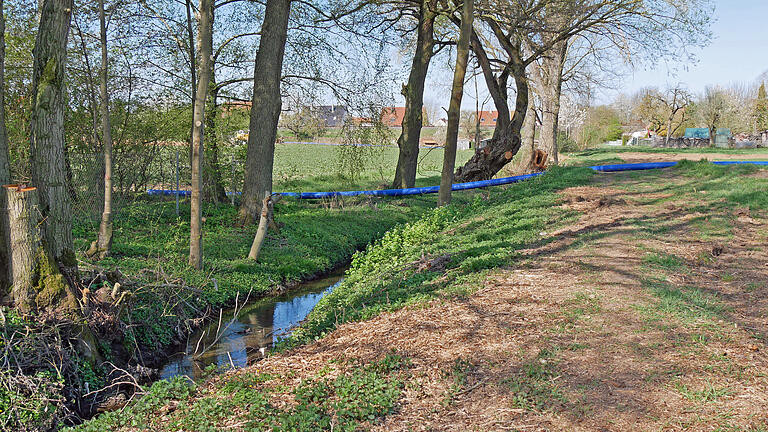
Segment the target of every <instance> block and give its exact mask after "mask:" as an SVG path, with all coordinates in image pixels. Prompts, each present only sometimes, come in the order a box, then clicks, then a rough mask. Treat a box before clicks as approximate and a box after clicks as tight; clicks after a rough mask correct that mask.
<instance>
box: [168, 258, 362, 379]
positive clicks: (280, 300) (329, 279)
mask: <svg viewBox="0 0 768 432" xmlns="http://www.w3.org/2000/svg"><path fill="white" fill-rule="evenodd" d="M346 270H347V267H342V268H339V269H337V270H335V271H334V272H332V273H330V274H328V275H326V276H325V277H323V278H321V279H315V280H312V281H309V282H305V283H302V284H300V285H298V286H297V287H296V288H294V289H292V290H290V292H288V293H286V294H283V295H281V296H277V297H270V298H265V299H262V300H259V301H256V302H253V303H249V304H247V305H245V306H244V307H243V308H242V309H241V310H240V312H239V314H238V316H237V318H236V319H235V320H234V321H232V319H233V317H234V314H235V310H234V309H229V310H225V311H224V313H223V315H222V318H221V330H219V335H218V336H219V338H218V340H216V337H217V330H218V329H219V320H218V318H217V319H215V320H214V321H213V322H212V323H210V324H209V325H207V326H204V327H202V328H200V329H199V330H198V331H196V332H194V333H193V334H192V335H190V337H189V338H188V340H187V346H186V348H185V351H184V352H183V353H179V354H176V355H174V356H171V358H170V359H169V361H168V363H166V365H165V366H163V368H162V369H161V370H160V379H170V378H173V377H176V376H182V375H185V376H188V377H189V378H192V379H194V380H197V379H200V378H202V376H203V374H204V370H205V368H206V367H208V366H210V365H212V364H215V365H216V366H217V369H219V370H226V369H230V368H232V367H233V366H234V367H237V368H239V367H244V366H247V365H248V364H249V363H250V361H251V360H254V359H258V358H261V357H263V356H264V354H265V353H266V351H267V350H268V349H269V348H271V347H272V346H273V345H274V344H275V342H277V341H278V340H279V339H281V338H284V337H286V336H288V335H289V334H290V333H291V330H292V329H293V328H294V327H296V326H297V325H299V324H300V323H301V322H302V321H303V320H304V318H306V317H307V315H308V314H309V312H310V311H312V308H314V307H315V305H316V304H317V302H318V301H320V299H321V298H323V296H324V295H326V294H328V293H329V292H331V291H332V290H333V289H334V288H336V287H337V286H338V285H339V284H340V283H341V281H342V280H343V276H344V272H345V271H346ZM230 322H231V324H229V323H230ZM227 324H229V326H228V327H226V326H227ZM225 327H226V328H225ZM196 349H197V352H201V351H203V350H205V352H203V354H202V355H197V356H195V354H194V353H195V350H196Z"/></svg>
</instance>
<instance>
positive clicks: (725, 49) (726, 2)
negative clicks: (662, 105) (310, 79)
mask: <svg viewBox="0 0 768 432" xmlns="http://www.w3.org/2000/svg"><path fill="white" fill-rule="evenodd" d="M711 30H712V33H713V40H712V42H711V43H710V44H709V45H708V46H707V47H704V48H695V49H691V52H692V53H693V54H694V55H695V56H696V59H697V61H696V62H695V63H692V64H686V63H683V62H677V63H670V64H665V63H663V62H660V63H659V64H649V63H646V64H645V65H638V66H636V69H635V70H634V71H632V70H627V71H626V74H625V75H624V77H623V78H622V79H621V80H620V81H619V84H618V85H615V87H617V88H613V89H602V90H598V92H597V94H596V95H595V96H596V100H595V101H594V102H595V103H598V104H599V103H606V104H607V103H611V102H612V101H613V100H614V98H615V97H616V95H617V94H618V93H620V92H622V93H627V94H631V93H634V92H635V91H637V90H639V89H641V88H643V87H649V86H655V87H659V88H664V87H667V86H674V85H676V84H678V83H682V84H684V85H685V86H686V88H688V90H690V91H692V92H694V93H700V92H702V91H703V90H704V88H705V87H706V86H708V85H724V86H727V85H729V84H732V83H748V84H751V83H753V82H755V80H756V79H757V78H758V77H759V76H760V75H761V74H762V73H763V72H766V71H768V0H715V18H714V22H713V23H712V28H711ZM401 61H402V59H401ZM436 66H437V67H436ZM445 69H446V68H445V67H444V65H442V64H441V65H433V66H432V67H431V69H430V78H429V80H428V85H427V90H426V94H425V101H426V102H427V103H428V104H433V105H438V106H447V105H448V99H449V94H450V83H451V78H452V74H451V73H450V71H446V70H445ZM406 76H407V75H406ZM468 87H469V88H465V94H464V100H463V103H462V107H463V108H464V109H473V108H474V105H475V98H474V86H473V85H469V86H468ZM480 87H481V90H480V93H481V95H480V98H481V100H482V99H485V95H483V93H486V91H485V85H484V84H483V83H480ZM486 94H487V93H486ZM398 102H400V103H402V102H403V101H402V98H400V97H399V98H398ZM486 109H492V108H491V107H490V106H488V107H486Z"/></svg>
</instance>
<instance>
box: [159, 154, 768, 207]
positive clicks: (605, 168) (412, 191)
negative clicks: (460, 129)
mask: <svg viewBox="0 0 768 432" xmlns="http://www.w3.org/2000/svg"><path fill="white" fill-rule="evenodd" d="M712 163H713V164H715V165H766V166H768V161H717V162H712ZM675 165H677V162H644V163H626V164H613V165H595V166H591V167H589V168H591V169H593V170H595V171H598V172H619V171H643V170H653V169H660V168H670V167H673V166H675ZM542 174H544V173H543V172H539V173H533V174H525V175H519V176H514V177H503V178H497V179H491V180H481V181H474V182H468V183H456V184H454V185H453V187H452V188H451V190H454V191H462V190H468V189H479V188H484V187H489V186H501V185H506V184H512V183H518V182H521V181H524V180H528V179H531V178H534V177H537V176H540V175H542ZM439 191H440V186H426V187H418V188H408V189H384V190H365V191H341V192H281V193H280V195H285V196H289V197H293V198H298V199H322V198H334V197H352V196H360V195H367V196H406V195H424V194H432V193H438V192H439ZM177 193H178V195H179V196H189V195H191V194H192V193H191V192H190V191H175V190H167V189H149V190H148V191H147V194H148V195H170V196H173V195H176V194H177ZM230 193H231V192H228V193H227V194H230ZM238 194H239V193H238Z"/></svg>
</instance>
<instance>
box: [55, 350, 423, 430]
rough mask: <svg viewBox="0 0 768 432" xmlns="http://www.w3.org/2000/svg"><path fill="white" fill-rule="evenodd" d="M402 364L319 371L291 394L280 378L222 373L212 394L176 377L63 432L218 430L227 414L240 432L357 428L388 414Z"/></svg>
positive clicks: (397, 359)
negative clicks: (287, 399) (287, 400)
mask: <svg viewBox="0 0 768 432" xmlns="http://www.w3.org/2000/svg"><path fill="white" fill-rule="evenodd" d="M408 364H409V362H408V360H407V359H406V358H403V357H401V356H399V355H396V354H388V355H387V356H385V357H384V359H382V360H381V361H379V362H375V363H372V364H369V365H366V366H363V365H353V366H352V367H351V368H349V369H348V370H346V371H345V372H342V373H340V374H339V375H338V376H336V377H335V378H328V377H326V376H324V375H323V374H320V376H317V377H315V378H313V379H306V380H303V381H302V382H301V383H300V384H299V385H298V386H296V387H295V388H293V389H286V388H285V386H284V385H283V384H281V382H282V381H283V379H284V378H286V377H280V376H275V375H270V374H260V373H258V372H243V373H239V374H235V375H231V376H228V377H226V378H224V380H223V382H222V383H221V385H220V387H218V388H214V389H211V388H205V387H200V386H196V385H195V384H192V383H189V382H187V381H185V380H184V379H182V378H175V379H173V380H171V381H159V382H157V383H155V384H154V385H152V387H151V388H149V389H148V391H147V393H146V394H145V395H143V396H141V397H140V398H138V399H137V401H136V402H135V403H133V404H131V405H129V407H128V408H126V409H124V410H122V411H115V412H110V413H107V414H104V415H102V416H99V417H97V418H96V419H93V420H91V421H89V422H86V423H85V424H83V425H81V426H79V427H76V428H72V429H69V431H70V432H74V431H79V432H96V431H104V430H118V429H132V430H135V429H142V430H156V431H177V430H194V431H200V432H203V431H218V430H221V429H222V428H224V427H226V425H227V424H228V422H230V421H231V419H232V416H233V415H237V416H238V417H242V419H241V420H242V422H241V423H242V425H243V429H244V430H247V431H260V430H272V431H285V432H288V431H302V432H313V431H317V432H320V431H327V430H338V431H356V430H361V427H362V426H363V425H366V424H368V425H370V424H372V423H374V422H375V421H376V420H377V419H378V418H380V417H382V416H384V415H386V414H388V413H389V412H391V411H392V410H393V409H394V407H395V403H396V402H397V400H398V399H399V397H400V393H401V390H402V387H403V381H404V377H405V376H406V375H407V370H408ZM330 367H333V365H329V368H330ZM286 391H287V392H289V393H290V394H291V398H292V403H291V404H290V405H288V406H284V407H282V408H281V407H279V406H278V405H276V404H275V403H273V401H272V398H273V396H274V393H276V392H286ZM164 407H165V408H164ZM169 407H173V409H171V408H169ZM163 408H164V409H165V412H166V413H168V415H169V416H170V421H168V422H167V423H166V424H164V425H162V426H161V425H158V424H157V416H156V415H155V414H156V413H157V411H158V410H162V409H163Z"/></svg>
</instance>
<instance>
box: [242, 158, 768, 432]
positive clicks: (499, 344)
mask: <svg viewBox="0 0 768 432" xmlns="http://www.w3.org/2000/svg"><path fill="white" fill-rule="evenodd" d="M626 155H627V154H623V155H622V157H623V158H624V157H625V156H626ZM657 156H661V155H654V157H657ZM686 156H688V157H692V158H693V157H695V155H690V154H687V155H686ZM739 157H745V156H744V155H739ZM757 175H762V174H761V173H758V174H757ZM670 181H671V183H663V184H662V183H653V182H648V181H645V182H640V180H637V179H636V177H633V176H632V175H631V173H627V174H611V175H601V176H598V177H596V180H595V184H593V185H591V186H588V187H579V188H572V189H568V190H566V191H565V192H564V196H565V199H564V203H563V206H566V207H568V208H571V209H573V210H576V211H577V212H579V213H580V214H581V216H580V217H579V219H578V221H577V222H575V223H573V224H572V225H570V226H568V227H565V228H562V229H559V230H557V231H555V232H552V233H542V238H543V239H548V240H551V241H545V242H543V243H544V244H543V245H541V246H539V247H536V248H532V249H529V250H526V251H524V257H525V258H524V259H523V263H522V265H521V266H519V267H517V268H510V269H498V270H497V271H495V272H494V273H493V274H491V275H490V276H489V277H488V279H487V280H486V282H485V284H484V286H483V288H482V289H480V290H479V291H478V292H477V293H475V294H473V295H471V296H469V297H468V298H466V299H463V300H461V299H460V300H449V301H434V302H432V303H430V304H429V305H427V306H425V307H414V308H407V309H404V310H400V311H398V312H394V313H387V314H383V315H380V316H378V317H376V318H374V319H372V320H369V321H365V322H359V323H351V324H345V325H342V326H340V327H339V328H338V329H337V330H336V331H334V332H332V333H331V334H330V335H329V336H327V337H326V338H324V339H322V340H320V341H318V342H315V343H313V344H310V345H307V346H304V347H302V348H300V349H298V350H295V351H292V352H291V353H290V355H275V356H271V357H269V358H267V359H265V360H263V361H260V362H258V363H257V364H256V365H255V366H253V368H257V369H258V370H259V372H260V373H270V372H274V373H276V374H285V372H286V371H293V372H292V375H291V376H292V378H290V379H288V380H287V381H286V382H285V383H284V384H286V385H287V387H288V388H290V387H294V386H296V385H298V384H299V383H300V382H301V380H302V379H306V378H308V377H312V376H316V375H317V374H318V373H319V371H321V370H324V368H327V366H328V365H329V364H331V363H334V362H336V361H337V359H339V358H349V359H358V360H360V361H362V362H372V361H375V360H378V359H381V358H382V357H383V356H384V355H386V354H387V353H389V352H392V351H395V352H396V353H397V354H399V355H402V356H404V357H407V358H408V359H410V361H411V366H410V371H409V374H410V379H409V381H408V382H407V383H406V385H405V387H404V390H403V395H402V396H401V398H400V400H399V403H398V406H397V409H396V410H395V412H394V413H393V414H390V415H388V416H387V417H385V418H384V420H383V421H382V423H380V424H377V425H376V426H375V427H374V430H380V431H507V430H518V431H539V430H553V431H658V430H664V431H667V430H696V431H699V430H700V431H705V430H707V431H709V430H728V431H758V430H765V429H759V428H761V427H764V428H768V356H767V355H766V354H767V353H768V346H767V345H766V337H767V336H768V300H766V299H768V250H766V247H765V245H766V243H768V235H767V234H766V231H768V225H766V222H767V220H766V217H765V216H766V215H758V214H750V213H749V211H748V210H745V209H728V210H725V211H724V213H723V215H721V216H723V217H724V218H726V219H727V220H729V221H732V222H733V224H734V225H733V231H732V232H733V234H732V236H730V237H728V236H726V237H725V238H726V239H727V240H726V241H723V240H722V239H719V240H717V241H716V240H712V239H710V238H709V237H707V235H704V231H703V230H704V228H706V230H709V231H707V232H710V231H712V232H714V231H713V230H715V229H716V228H717V226H716V225H713V224H716V222H717V220H719V219H717V218H716V217H715V216H716V215H717V211H715V210H712V211H711V212H708V213H704V212H702V211H701V209H699V208H697V207H696V204H697V203H696V200H695V195H694V196H693V199H692V198H691V196H680V195H679V194H676V193H675V191H674V190H672V189H671V186H670V184H675V182H678V183H680V182H681V181H682V180H676V179H672V180H670ZM686 187H687V186H686ZM691 187H692V188H693V187H695V184H694V185H693V186H691ZM713 227H714V228H713Z"/></svg>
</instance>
